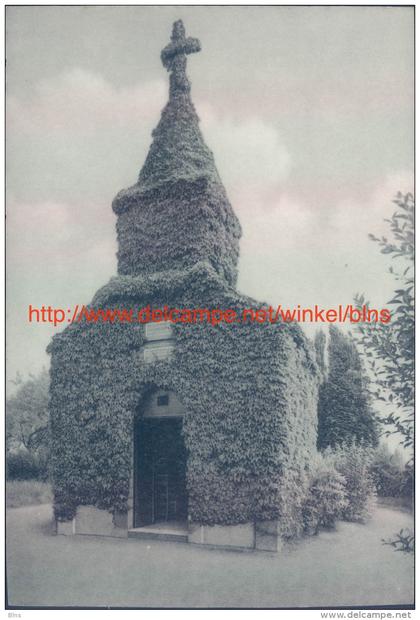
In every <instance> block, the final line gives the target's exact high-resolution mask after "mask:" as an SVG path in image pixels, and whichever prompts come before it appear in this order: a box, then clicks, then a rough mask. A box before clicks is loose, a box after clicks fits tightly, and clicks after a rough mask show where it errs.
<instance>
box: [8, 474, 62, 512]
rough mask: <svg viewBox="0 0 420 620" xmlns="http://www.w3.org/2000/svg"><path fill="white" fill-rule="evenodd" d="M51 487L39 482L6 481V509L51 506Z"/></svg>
mask: <svg viewBox="0 0 420 620" xmlns="http://www.w3.org/2000/svg"><path fill="white" fill-rule="evenodd" d="M51 502H52V492H51V486H50V485H49V484H48V483H46V482H40V481H39V480H8V481H7V483H6V507H7V508H20V506H35V505H37V504H51Z"/></svg>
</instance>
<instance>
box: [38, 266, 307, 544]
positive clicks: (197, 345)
mask: <svg viewBox="0 0 420 620" xmlns="http://www.w3.org/2000/svg"><path fill="white" fill-rule="evenodd" d="M147 304H151V305H152V306H153V307H156V308H158V307H163V305H165V304H167V305H168V306H170V307H208V308H221V309H225V308H233V309H236V311H237V312H238V314H239V313H241V312H242V310H243V309H244V308H249V307H255V306H257V304H256V302H255V301H254V300H252V299H250V298H247V297H244V296H241V295H239V294H238V293H237V292H236V291H234V289H232V288H230V287H228V286H227V285H226V283H225V281H224V280H223V279H222V278H221V277H220V275H218V274H217V272H216V271H215V270H214V269H212V268H211V266H210V265H209V264H208V263H202V264H199V265H196V266H195V267H194V268H192V269H191V270H189V271H182V272H177V271H172V272H166V273H161V274H154V275H153V276H148V275H144V276H136V277H132V276H119V277H117V278H114V279H113V280H112V281H111V282H110V284H109V285H107V286H106V287H104V288H103V289H101V290H100V291H99V292H98V293H97V295H96V296H95V299H94V300H93V307H102V308H106V307H107V306H109V307H113V308H114V307H124V308H135V309H138V308H142V307H144V306H146V305H147ZM257 307H260V304H258V306H257ZM173 332H174V338H175V350H174V353H173V355H172V357H171V358H169V359H167V360H163V361H156V362H153V363H148V364H146V363H145V362H144V361H143V356H142V351H141V347H142V344H143V342H144V326H143V325H139V324H130V323H114V324H107V323H96V324H93V323H87V322H85V321H84V322H81V323H75V324H72V325H70V326H69V327H68V328H67V329H66V330H64V332H62V333H61V334H57V335H56V336H55V337H54V339H53V342H52V343H51V345H50V347H49V351H50V352H51V357H52V359H51V388H50V394H51V399H50V428H51V436H52V448H51V473H52V479H53V486H54V494H55V514H56V517H57V518H58V519H64V520H65V519H69V518H71V517H72V516H73V515H74V513H75V510H76V508H77V506H78V505H83V504H93V505H96V506H97V507H98V508H106V509H109V510H118V511H126V510H127V507H128V501H129V486H130V477H131V476H132V463H131V457H132V449H133V429H134V424H135V420H136V419H137V417H138V416H141V415H142V412H141V402H142V400H143V399H144V397H145V396H146V395H147V394H148V393H149V392H150V390H153V389H154V388H163V389H168V390H174V391H175V392H176V393H177V394H178V396H179V398H180V399H181V401H182V403H183V405H184V408H185V416H184V423H183V433H184V441H185V445H186V448H187V451H188V465H187V486H188V493H189V516H190V518H191V519H192V520H193V521H194V522H197V523H202V524H216V523H218V524H237V523H244V522H249V521H255V520H272V519H277V518H280V519H281V523H282V528H283V530H282V533H283V535H284V536H294V535H296V534H298V533H300V531H301V530H302V527H303V521H302V504H303V501H304V497H305V494H306V487H307V481H308V470H309V467H310V462H311V459H312V458H313V454H314V450H315V444H316V423H317V420H316V400H317V389H318V372H319V371H318V369H317V365H316V361H315V357H314V352H313V349H312V347H311V346H310V344H309V342H308V341H307V339H306V337H305V336H304V335H303V333H302V331H301V330H300V328H299V327H298V326H297V325H280V324H269V323H261V324H258V323H243V322H238V323H232V324H226V323H221V324H219V325H217V326H212V325H210V324H207V323H197V324H190V323H182V324H174V325H173Z"/></svg>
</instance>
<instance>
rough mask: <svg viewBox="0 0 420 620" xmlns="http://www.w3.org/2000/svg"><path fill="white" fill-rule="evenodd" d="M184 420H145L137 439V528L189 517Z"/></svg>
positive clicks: (141, 423) (176, 418)
mask: <svg viewBox="0 0 420 620" xmlns="http://www.w3.org/2000/svg"><path fill="white" fill-rule="evenodd" d="M181 431H182V418H179V417H173V418H143V419H142V420H141V421H140V423H139V424H138V429H137V437H136V457H137V458H136V477H135V478H136V479H135V517H134V518H135V527H140V526H142V525H149V524H152V523H162V522H168V521H184V520H186V518H187V493H186V482H185V473H186V450H185V446H184V441H183V437H182V432H181Z"/></svg>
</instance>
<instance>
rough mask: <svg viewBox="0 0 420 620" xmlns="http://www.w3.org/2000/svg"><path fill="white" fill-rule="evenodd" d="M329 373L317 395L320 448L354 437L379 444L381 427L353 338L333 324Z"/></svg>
mask: <svg viewBox="0 0 420 620" xmlns="http://www.w3.org/2000/svg"><path fill="white" fill-rule="evenodd" d="M329 335H330V337H329V344H328V361H329V363H328V374H327V377H326V379H325V380H324V382H323V383H322V384H321V387H320V390H319V399H318V448H319V449H324V448H326V447H328V446H331V447H334V446H336V445H341V444H342V443H343V442H349V441H352V440H353V439H354V440H355V441H356V442H358V443H365V444H368V445H372V446H376V445H377V443H378V431H377V422H376V419H375V415H374V413H373V410H372V408H371V406H370V400H369V393H368V390H367V379H366V377H365V374H364V371H363V367H362V362H361V359H360V355H359V353H358V351H357V348H356V345H355V343H354V342H353V340H352V339H351V338H350V337H349V336H347V335H346V334H344V333H342V332H341V331H340V330H339V329H338V328H337V327H335V326H334V325H330V329H329Z"/></svg>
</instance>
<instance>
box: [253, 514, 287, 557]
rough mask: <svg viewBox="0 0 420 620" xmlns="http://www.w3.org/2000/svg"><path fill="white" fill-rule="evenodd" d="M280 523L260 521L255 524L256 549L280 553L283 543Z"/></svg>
mask: <svg viewBox="0 0 420 620" xmlns="http://www.w3.org/2000/svg"><path fill="white" fill-rule="evenodd" d="M279 531H280V528H279V522H278V521H260V522H258V523H256V524H255V549H259V550H260V551H280V549H281V546H282V543H281V538H280V535H279Z"/></svg>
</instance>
